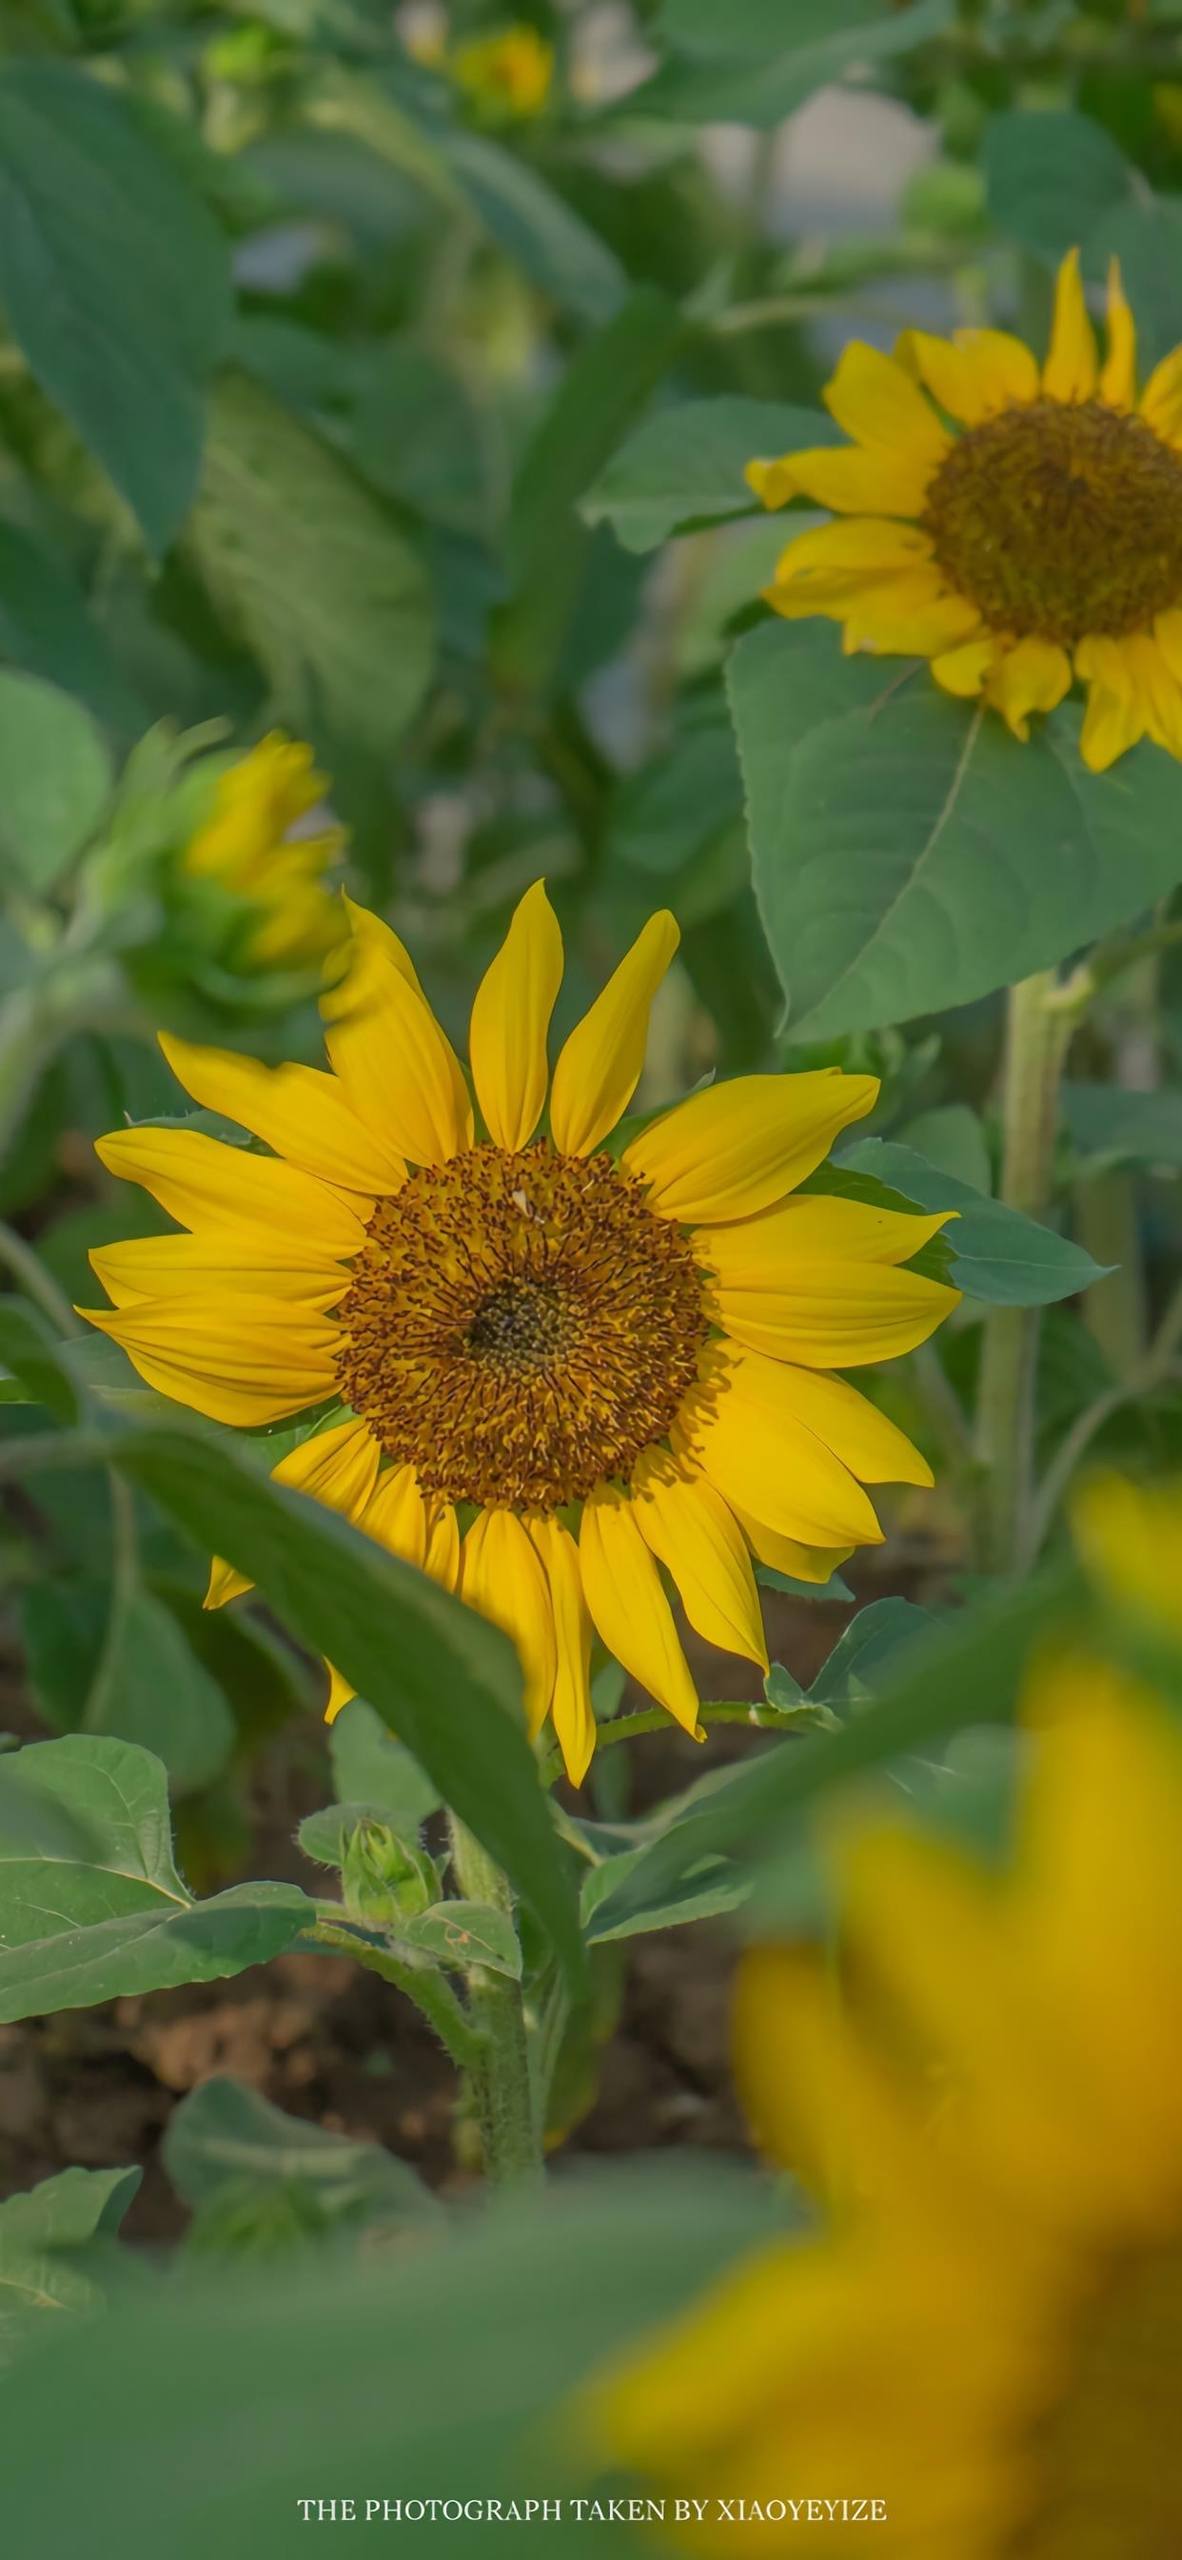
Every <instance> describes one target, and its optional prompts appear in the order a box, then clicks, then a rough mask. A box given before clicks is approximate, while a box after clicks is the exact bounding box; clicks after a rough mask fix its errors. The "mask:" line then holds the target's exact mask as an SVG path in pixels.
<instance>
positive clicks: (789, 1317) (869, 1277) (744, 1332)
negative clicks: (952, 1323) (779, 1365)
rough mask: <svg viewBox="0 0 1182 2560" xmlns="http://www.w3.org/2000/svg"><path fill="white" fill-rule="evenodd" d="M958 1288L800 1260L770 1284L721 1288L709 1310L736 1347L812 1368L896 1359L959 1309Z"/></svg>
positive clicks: (884, 1268) (912, 1275)
mask: <svg viewBox="0 0 1182 2560" xmlns="http://www.w3.org/2000/svg"><path fill="white" fill-rule="evenodd" d="M960 1295H961V1293H960V1291H959V1289H948V1288H945V1286H944V1285H943V1283H942V1282H941V1281H939V1280H925V1279H924V1278H922V1277H921V1275H920V1273H919V1272H917V1271H899V1270H896V1269H894V1268H893V1267H891V1266H888V1265H879V1264H875V1263H846V1262H840V1261H831V1260H825V1261H820V1260H818V1261H813V1262H806V1261H801V1262H798V1263H796V1264H794V1266H793V1268H792V1269H791V1270H790V1271H786V1272H785V1273H783V1275H782V1276H781V1278H780V1279H779V1280H778V1281H776V1282H775V1283H774V1284H773V1285H771V1286H763V1285H756V1286H752V1285H751V1284H750V1283H741V1284H738V1285H735V1284H733V1283H720V1285H719V1286H718V1287H717V1288H716V1289H714V1290H712V1291H711V1299H710V1303H711V1312H712V1313H713V1314H714V1315H715V1317H716V1320H717V1322H718V1323H719V1324H720V1325H721V1327H722V1330H723V1332H724V1333H726V1334H729V1335H730V1336H731V1338H732V1340H733V1341H735V1342H743V1343H746V1344H747V1346H748V1348H749V1349H750V1350H752V1351H766V1352H767V1353H768V1355H769V1357H770V1358H771V1359H773V1360H791V1361H799V1362H801V1363H802V1364H803V1365H804V1367H806V1368H809V1369H852V1368H855V1367H860V1366H862V1365H863V1364H864V1363H865V1362H866V1361H868V1360H896V1359H898V1358H899V1357H900V1356H901V1355H902V1354H903V1353H904V1352H906V1351H914V1350H915V1348H916V1345H917V1343H920V1342H926V1341H927V1339H928V1337H929V1335H930V1334H933V1333H934V1332H935V1330H936V1327H937V1325H938V1324H943V1322H944V1319H945V1317H946V1316H950V1315H951V1314H952V1311H953V1309H954V1308H955V1307H958V1306H959V1305H960Z"/></svg>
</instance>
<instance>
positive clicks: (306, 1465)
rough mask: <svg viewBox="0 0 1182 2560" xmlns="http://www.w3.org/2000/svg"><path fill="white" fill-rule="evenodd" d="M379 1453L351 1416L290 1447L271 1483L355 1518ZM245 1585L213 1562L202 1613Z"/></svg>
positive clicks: (364, 1428)
mask: <svg viewBox="0 0 1182 2560" xmlns="http://www.w3.org/2000/svg"><path fill="white" fill-rule="evenodd" d="M379 1454H380V1452H379V1449H378V1444H377V1441H376V1440H375V1439H374V1438H373V1436H372V1434H371V1432H370V1431H369V1430H368V1428H367V1426H366V1424H365V1423H364V1422H358V1421H357V1420H356V1419H355V1418H354V1417H353V1416H350V1418H349V1420H348V1422H338V1423H335V1424H334V1425H333V1428H332V1429H331V1430H330V1431H316V1432H313V1433H312V1434H311V1436H310V1437H309V1438H308V1439H307V1440H301V1441H300V1443H299V1445H298V1447H296V1448H294V1449H289V1450H288V1453H287V1456H286V1457H285V1458H281V1459H280V1461H279V1464H278V1466H276V1467H272V1469H271V1481H272V1483H273V1484H284V1485H287V1486H289V1487H290V1489H291V1490H292V1492H294V1493H306V1494H309V1495H310V1496H311V1498H312V1500H313V1501H314V1502H323V1503H325V1504H326V1505H327V1507H328V1509H329V1510H330V1511H340V1512H342V1513H343V1515H344V1517H345V1519H346V1520H359V1519H360V1517H361V1514H362V1512H363V1511H364V1509H365V1506H366V1503H367V1502H368V1500H369V1497H370V1494H371V1493H372V1491H373V1487H374V1483H375V1480H376V1477H377V1472H378V1458H379ZM250 1588H251V1584H250V1581H249V1579H248V1577H247V1576H246V1575H245V1574H242V1573H238V1572H237V1571H236V1570H235V1568H234V1566H233V1565H229V1564H223V1563H222V1561H221V1559H220V1557H217V1558H215V1560H214V1563H213V1566H212V1569H211V1572H210V1577H209V1589H208V1591H207V1592H206V1594H205V1607H206V1608H207V1609H220V1608H221V1606H222V1604H223V1602H224V1601H226V1600H233V1599H234V1598H235V1596H236V1594H237V1593H238V1592H240V1591H249V1590H250Z"/></svg>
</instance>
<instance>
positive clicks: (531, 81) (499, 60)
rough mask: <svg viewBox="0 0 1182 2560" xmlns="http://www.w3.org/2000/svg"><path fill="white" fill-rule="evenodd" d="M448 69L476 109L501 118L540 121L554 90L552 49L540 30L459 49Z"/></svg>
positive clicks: (508, 32)
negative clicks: (480, 108) (483, 109)
mask: <svg viewBox="0 0 1182 2560" xmlns="http://www.w3.org/2000/svg"><path fill="white" fill-rule="evenodd" d="M448 68H449V69H450V71H451V74H452V78H453V79H454V81H455V83H456V86H457V88H459V89H462V90H463V93H464V95H465V97H467V98H470V99H471V100H472V103H473V105H474V106H477V107H483V108H485V109H486V110H489V111H491V112H492V113H494V114H498V115H505V116H521V117H527V116H538V115H541V113H542V110H543V108H544V107H545V105H546V101H547V99H548V98H549V95H550V90H551V86H552V84H553V79H554V47H553V45H550V44H547V42H546V39H545V37H544V36H541V35H539V34H538V31H537V28H536V27H526V26H514V27H504V28H502V29H501V30H500V31H499V33H497V34H495V35H490V36H477V37H474V38H473V40H472V42H471V43H470V44H460V45H457V46H456V47H455V50H454V52H453V53H452V54H451V55H450V56H449V57H448Z"/></svg>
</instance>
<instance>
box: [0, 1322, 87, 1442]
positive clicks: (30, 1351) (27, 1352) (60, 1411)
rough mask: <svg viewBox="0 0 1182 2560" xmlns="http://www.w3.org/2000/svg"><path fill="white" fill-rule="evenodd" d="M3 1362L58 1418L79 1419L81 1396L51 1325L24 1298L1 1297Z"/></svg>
mask: <svg viewBox="0 0 1182 2560" xmlns="http://www.w3.org/2000/svg"><path fill="white" fill-rule="evenodd" d="M0 1365H2V1366H3V1367H4V1368H5V1369H7V1370H8V1372H9V1374H10V1376H11V1377H13V1378H14V1379H15V1380H16V1381H17V1383H18V1385H19V1386H20V1387H21V1389H22V1390H23V1393H24V1395H25V1396H27V1397H28V1398H29V1400H30V1401H31V1402H32V1403H33V1404H43V1405H44V1406H45V1409H46V1411H47V1412H48V1413H51V1414H52V1415H53V1417H54V1420H55V1421H57V1422H76V1421H77V1419H78V1398H77V1395H76V1393H75V1389H74V1384H73V1380H72V1379H71V1377H70V1373H69V1370H68V1369H66V1368H64V1367H63V1365H62V1362H61V1360H60V1359H59V1357H58V1345H57V1343H56V1342H55V1340H54V1337H53V1335H52V1334H51V1332H50V1330H49V1327H48V1325H46V1324H43V1323H42V1321H41V1318H40V1316H38V1315H37V1314H36V1312H35V1310H34V1309H33V1308H32V1307H30V1306H29V1305H28V1304H27V1303H26V1301H25V1299H23V1298H0Z"/></svg>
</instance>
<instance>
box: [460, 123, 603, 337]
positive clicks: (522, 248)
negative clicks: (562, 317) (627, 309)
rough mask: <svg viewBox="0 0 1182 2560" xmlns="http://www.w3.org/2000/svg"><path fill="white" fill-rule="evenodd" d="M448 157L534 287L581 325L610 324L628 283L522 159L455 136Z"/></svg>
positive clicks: (474, 136)
mask: <svg viewBox="0 0 1182 2560" xmlns="http://www.w3.org/2000/svg"><path fill="white" fill-rule="evenodd" d="M446 156H447V164H448V167H449V169H450V171H451V174H452V176H453V178H454V179H456V180H457V182H458V184H459V186H460V187H461V188H462V190H463V193H464V195H465V196H466V197H467V199H468V202H469V204H470V205H471V207H472V210H473V212H474V213H476V214H478V215H479V217H480V220H481V221H482V222H483V224H484V226H485V229H486V230H487V231H488V232H489V233H490V234H491V236H492V238H493V239H494V240H495V241H496V243H497V247H498V248H499V249H502V250H503V251H504V254H505V256H506V257H507V258H511V259H512V261H513V263H514V265H515V266H519V267H520V268H521V269H522V272H523V273H524V274H525V275H527V276H528V277H529V279H530V282H531V284H536V285H538V286H540V288H541V290H542V292H543V293H546V294H549V295H550V297H551V298H552V300H553V301H554V302H556V303H557V304H558V307H559V309H560V310H562V311H571V312H573V313H574V314H575V315H576V317H577V318H578V319H580V320H590V321H592V322H598V321H603V320H610V318H611V315H612V313H613V311H614V310H615V309H616V308H617V305H618V304H619V303H620V302H622V300H623V298H624V295H625V293H626V291H627V278H626V277H625V274H624V271H623V268H622V267H621V266H620V264H619V262H618V260H617V259H616V258H615V257H614V255H613V253H612V251H611V250H610V249H609V248H607V247H606V246H605V244H604V242H603V241H602V240H601V239H600V238H599V235H598V233H597V232H595V231H592V230H591V229H590V227H589V225H588V224H587V223H585V222H584V221H583V219H582V217H581V215H580V214H577V213H575V212H573V211H572V208H571V207H570V205H568V204H567V203H565V201H564V199H563V198H562V197H561V196H560V195H558V194H556V192H555V190H554V189H553V187H550V186H548V185H547V183H546V181H545V179H544V178H542V177H539V175H538V173H537V171H536V170H535V169H530V168H528V167H527V165H526V163H525V161H524V160H521V159H519V158H518V157H517V155H516V153H515V152H512V151H506V150H504V149H503V148H502V146H501V145H500V143H498V142H493V141H491V140H490V139H489V138H488V136H487V135H485V134H480V133H461V132H456V133H452V134H449V135H448V137H447V141H446Z"/></svg>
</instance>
